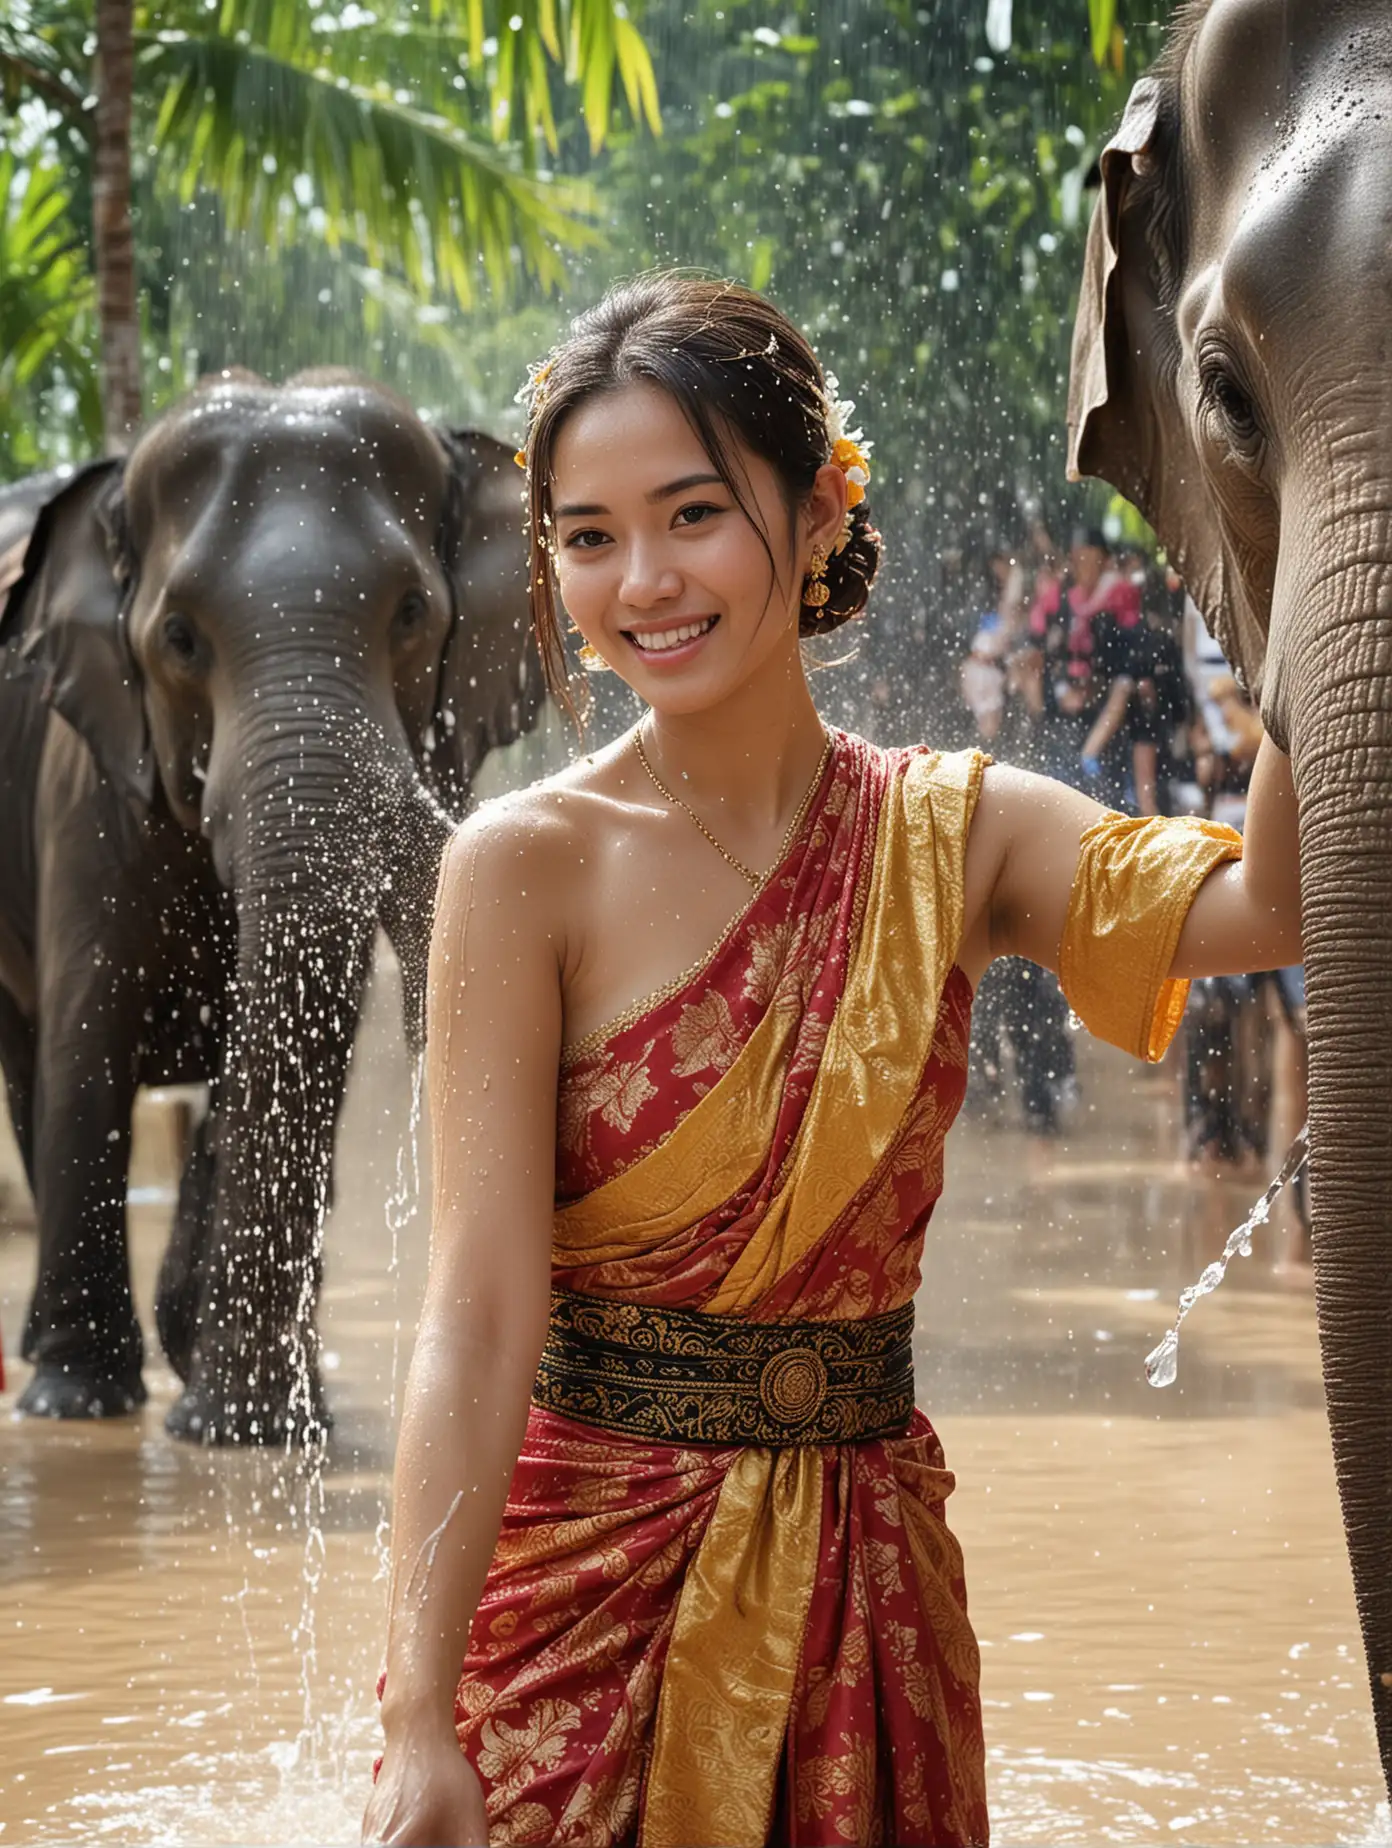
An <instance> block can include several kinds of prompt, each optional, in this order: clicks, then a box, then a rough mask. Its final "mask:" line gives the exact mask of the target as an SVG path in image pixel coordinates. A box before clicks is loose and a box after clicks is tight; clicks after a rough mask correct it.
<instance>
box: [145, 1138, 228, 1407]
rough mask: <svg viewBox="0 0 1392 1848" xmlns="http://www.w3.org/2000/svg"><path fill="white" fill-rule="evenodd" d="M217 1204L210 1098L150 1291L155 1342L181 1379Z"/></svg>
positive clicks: (193, 1330) (186, 1366)
mask: <svg viewBox="0 0 1392 1848" xmlns="http://www.w3.org/2000/svg"><path fill="white" fill-rule="evenodd" d="M216 1208H217V1124H216V1104H215V1103H214V1104H213V1105H211V1106H210V1108H209V1110H208V1113H207V1115H206V1116H205V1117H204V1118H203V1121H202V1122H201V1123H200V1124H199V1125H198V1127H197V1129H196V1130H195V1131H194V1133H193V1141H192V1145H191V1146H190V1148H189V1152H188V1158H187V1160H186V1161H185V1163H184V1171H183V1174H182V1175H181V1176H180V1179H179V1201H178V1205H177V1206H176V1207H175V1209H174V1227H173V1230H172V1232H171V1233H170V1235H169V1243H168V1245H167V1246H166V1247H165V1253H164V1260H163V1262H162V1263H161V1265H160V1274H159V1284H158V1286H157V1288H156V1291H155V1326H156V1328H157V1329H158V1330H159V1338H160V1346H161V1347H162V1348H163V1349H164V1352H165V1355H166V1357H167V1358H168V1361H169V1364H170V1366H171V1367H173V1369H174V1371H175V1372H176V1373H177V1374H178V1376H179V1378H180V1379H181V1380H187V1378H188V1376H189V1366H190V1364H191V1362H192V1359H193V1342H194V1336H195V1335H196V1333H197V1332H198V1304H199V1298H200V1296H201V1294H202V1290H203V1270H204V1265H205V1263H206V1260H207V1252H208V1245H209V1241H210V1240H211V1238H212V1231H213V1219H214V1215H215V1212H216Z"/></svg>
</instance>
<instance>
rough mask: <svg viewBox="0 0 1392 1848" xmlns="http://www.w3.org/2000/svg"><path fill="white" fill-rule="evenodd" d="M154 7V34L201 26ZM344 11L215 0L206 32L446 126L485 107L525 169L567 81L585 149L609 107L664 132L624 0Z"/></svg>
mask: <svg viewBox="0 0 1392 1848" xmlns="http://www.w3.org/2000/svg"><path fill="white" fill-rule="evenodd" d="M151 11H152V12H153V11H154V9H153V8H152V9H151ZM158 11H159V19H158V21H156V20H155V19H153V18H152V19H151V21H150V27H151V30H153V29H154V28H155V26H156V25H158V26H159V27H160V28H161V29H162V30H164V31H166V32H168V31H171V30H175V29H177V30H181V31H184V32H186V33H187V34H188V35H189V36H190V37H198V36H201V35H202V34H204V33H206V32H207V31H208V30H209V17H208V13H207V10H206V8H205V7H204V6H203V5H202V4H201V0H165V4H162V5H161V6H160V7H159V9H158ZM349 17H350V23H347V24H344V23H341V22H340V19H339V18H337V17H335V16H334V15H331V14H329V13H326V12H318V11H316V10H315V9H314V8H312V7H307V6H287V5H285V4H284V0H279V3H277V0H221V4H220V6H219V9H218V13H217V23H216V28H215V29H216V32H217V34H218V36H219V37H221V38H225V39H231V40H235V41H239V42H241V43H243V44H247V45H254V46H257V47H259V48H260V49H261V50H263V51H265V52H267V53H268V54H269V55H271V56H272V57H275V58H279V59H281V60H283V61H284V62H285V63H287V64H293V65H299V66H306V65H307V66H311V67H313V66H318V65H322V66H324V67H325V68H327V69H331V70H332V71H333V73H334V75H335V76H336V77H346V78H347V79H348V80H349V82H350V83H356V84H361V85H363V86H364V87H366V88H369V89H371V88H374V87H376V86H377V85H378V84H385V85H386V86H387V87H388V88H389V89H391V90H392V91H394V92H395V91H407V92H409V94H410V96H411V98H412V101H413V102H414V103H415V104H416V106H417V107H420V108H424V109H427V110H434V111H437V112H438V113H440V114H442V115H444V116H445V117H446V118H447V119H449V120H451V121H454V122H459V121H460V120H461V116H464V117H468V118H471V119H477V118H476V117H475V112H476V111H478V112H479V115H480V116H481V112H482V110H486V111H487V118H488V121H489V123H490V124H491V134H492V138H493V139H494V140H495V141H498V142H516V143H517V144H518V146H519V147H520V148H521V151H522V154H523V157H524V160H526V161H527V163H528V164H529V165H530V164H531V163H533V162H534V161H535V160H536V158H537V156H538V154H539V152H540V150H541V149H542V148H543V147H545V148H550V149H552V150H554V149H555V148H556V145H557V137H556V116H557V114H558V107H557V106H558V102H559V89H560V88H561V87H562V86H564V85H567V84H569V85H573V86H576V87H577V88H578V89H579V92H580V100H581V108H582V113H583V116H584V120H585V125H586V128H587V130H588V132H589V137H590V143H591V146H592V147H593V148H595V149H598V148H599V147H601V146H602V145H603V143H604V141H605V139H606V137H607V135H608V132H609V125H610V120H611V117H612V114H613V110H614V107H615V105H616V103H622V104H623V105H625V106H626V107H627V110H628V113H629V115H630V117H631V118H632V121H633V123H634V125H635V126H646V127H647V128H648V129H650V130H651V131H652V132H653V133H654V134H659V133H660V132H661V112H660V110H659V107H658V96H657V82H656V78H655V76H654V73H653V65H652V59H651V57H650V56H649V53H648V49H647V46H646V44H645V43H644V41H643V37H642V34H641V33H640V32H639V31H638V28H637V27H636V26H635V25H634V24H633V22H632V20H631V19H630V18H629V17H628V13H627V11H626V9H625V6H624V4H623V0H428V4H427V5H425V6H420V5H414V6H412V5H408V4H405V3H404V0H402V3H400V4H398V5H397V6H393V5H392V4H390V3H389V0H384V3H383V4H380V5H378V6H376V7H374V8H373V10H372V13H371V14H370V15H364V16H359V15H357V14H356V13H354V14H351V15H350V16H349ZM461 105H463V107H461Z"/></svg>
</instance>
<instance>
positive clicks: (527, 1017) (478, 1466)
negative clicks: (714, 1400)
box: [363, 809, 561, 1848]
mask: <svg viewBox="0 0 1392 1848" xmlns="http://www.w3.org/2000/svg"><path fill="white" fill-rule="evenodd" d="M547 828H548V824H547V822H546V821H545V820H537V821H535V822H532V821H529V820H528V819H527V818H526V816H525V813H519V812H518V810H516V809H511V810H504V811H503V812H502V814H501V815H499V814H497V813H496V812H495V813H494V814H492V815H491V816H490V813H489V811H484V812H483V813H482V814H481V815H480V816H478V817H475V818H474V819H473V820H471V821H470V822H469V823H467V824H466V825H465V826H464V827H463V828H462V829H461V830H460V831H459V833H458V834H456V836H455V837H454V840H453V841H452V842H451V844H450V847H449V849H448V851H447V854H446V858H445V864H444V867H443V870H442V873H441V879H440V891H439V898H438V903H437V907H436V918H435V928H434V933H433V936H432V938H431V949H430V980H429V998H428V1004H427V1054H426V1072H427V1089H428V1097H429V1105H430V1124H431V1147H432V1157H433V1177H434V1178H433V1186H432V1209H431V1232H430V1274H429V1281H428V1283H427V1285H426V1293H425V1302H424V1306H423V1309H422V1312H421V1317H420V1323H419V1327H418V1330H417V1335H416V1346H415V1352H414V1355H413V1357H412V1361H411V1370H410V1376H409V1379H408V1382H407V1387H406V1396H405V1402H404V1405H403V1408H402V1418H401V1433H400V1438H399V1440H398V1444H397V1454H396V1471H395V1477H394V1483H393V1492H392V1545H391V1585H390V1594H389V1595H390V1615H389V1620H388V1631H387V1653H386V1688H385V1692H384V1695H383V1700H382V1723H383V1727H384V1729H385V1733H386V1750H385V1753H384V1756H383V1762H382V1768H381V1772H380V1775H379V1777H378V1781H377V1784H376V1787H375V1789H374V1791H373V1794H372V1798H371V1801H370V1802H369V1804H368V1808H367V1814H366V1816H365V1817H364V1820H363V1839H364V1840H365V1841H372V1842H391V1843H402V1844H422V1845H425V1844H428V1845H429V1848H452V1845H454V1844H464V1843H467V1844H473V1843H486V1842H487V1840H488V1833H487V1823H486V1819H485V1817H484V1810H483V1799H482V1794H481V1791H480V1787H479V1784H478V1780H477V1779H476V1777H475V1776H474V1773H473V1771H472V1769H471V1768H470V1767H469V1765H468V1763H467V1761H466V1760H465V1758H464V1756H463V1754H462V1753H461V1752H460V1749H459V1743H458V1739H457V1738H456V1735H455V1731H454V1691H455V1686H456V1684H457V1682H458V1678H459V1670H460V1665H461V1663H462V1662H463V1659H464V1654H465V1650H466V1647H467V1643H468V1634H469V1625H470V1623H471V1621H472V1619H473V1615H474V1612H475V1609H476V1607H477V1605H478V1600H479V1595H480V1592H481V1591H482V1588H483V1582H484V1577H485V1575H486V1573H487V1571H488V1566H489V1562H490V1560H491V1559H492V1556H493V1549H494V1546H495V1545H496V1542H497V1537H498V1529H499V1526H500V1524H501V1520H502V1513H503V1505H504V1502H505V1500H506V1497H507V1490H508V1484H509V1482H510V1481H511V1478H512V1473H513V1470H514V1467H515V1466H516V1462H517V1456H518V1452H519V1450H520V1448H521V1444H522V1437H523V1432H524V1430H525V1427H526V1421H527V1407H528V1402H529V1399H530V1396H531V1388H532V1382H533V1379H534V1377H535V1374H536V1367H537V1361H538V1358H539V1356H540V1353H541V1348H542V1343H543V1341H544V1339H545V1333H546V1323H547V1314H548V1309H549V1304H550V1260H551V1227H552V1212H553V1204H554V1187H555V1178H554V1177H555V1146H556V1082H557V1071H558V1068H559V1064H560V1046H561V988H560V974H559V971H560V967H561V954H560V948H559V946H558V943H557V941H556V935H555V932H554V930H553V928H552V923H551V917H552V916H554V915H555V914H554V913H553V912H552V911H551V908H550V906H549V905H548V903H547V898H546V894H547V888H548V883H549V881H548V868H547V861H548V858H553V857H554V855H553V853H552V854H548V845H549V843H548V841H547V839H546V833H547Z"/></svg>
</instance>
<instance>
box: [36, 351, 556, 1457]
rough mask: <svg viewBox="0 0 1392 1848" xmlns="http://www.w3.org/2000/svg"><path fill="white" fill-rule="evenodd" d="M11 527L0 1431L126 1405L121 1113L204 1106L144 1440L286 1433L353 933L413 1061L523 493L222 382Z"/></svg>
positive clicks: (378, 417) (302, 1403) (324, 1188)
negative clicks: (12, 1243)
mask: <svg viewBox="0 0 1392 1848" xmlns="http://www.w3.org/2000/svg"><path fill="white" fill-rule="evenodd" d="M40 490H42V491H40ZM26 514H27V517H28V520H29V523H30V525H31V526H32V533H31V536H30V537H29V540H28V544H27V549H26V550H25V551H24V554H23V563H22V567H21V568H20V569H19V571H18V575H17V576H15V575H14V567H13V566H11V569H10V573H9V575H10V576H12V577H14V581H13V582H12V584H11V585H10V589H9V594H8V600H7V603H6V606H5V609H4V615H3V619H0V667H2V668H3V672H0V1063H3V1066H4V1071H5V1078H6V1084H7V1091H8V1097H9V1105H10V1112H11V1116H12V1119H13V1121H14V1125H15V1129H16V1133H17V1137H18V1141H19V1144H20V1148H21V1151H22V1155H23V1159H24V1162H25V1166H26V1169H27V1172H28V1174H29V1177H30V1182H31V1186H32V1189H33V1193H34V1196H35V1206H36V1212H37V1219H38V1244H39V1262H38V1279H37V1284H36V1287H35V1290H34V1295H33V1299H32V1302H31V1305H30V1309H29V1314H28V1320H27V1324H26V1327H25V1333H24V1352H25V1356H26V1358H28V1359H29V1360H31V1361H32V1362H33V1366H34V1372H33V1375H32V1378H31V1379H30V1381H29V1383H28V1385H27V1387H26V1389H25V1391H24V1393H23V1395H22V1397H21V1399H20V1401H19V1410H20V1411H21V1412H26V1413H32V1414H48V1415H51V1416H60V1417H84V1416H88V1417H90V1416H99V1415H109V1414H112V1413H119V1412H122V1411H126V1410H130V1409H132V1408H134V1407H135V1406H137V1405H138V1404H139V1403H141V1402H142V1400H143V1399H144V1397H145V1392H144V1386H143V1382H142V1362H143V1349H142V1336H141V1330H140V1325H139V1322H138V1319H137V1316H136V1313H135V1308H134V1304H133V1299H132V1294H131V1282H130V1269H129V1261H128V1255H127V1249H126V1227H125V1198H126V1182H127V1170H128V1165H129V1154H130V1133H131V1111H132V1106H133V1102H134V1098H135V1093H136V1089H137V1087H138V1086H139V1085H141V1084H145V1083H158V1084H177V1083H189V1082H203V1083H207V1084H208V1086H209V1095H210V1100H211V1107H210V1110H209V1113H208V1116H207V1118H206V1120H205V1121H204V1123H203V1124H202V1126H201V1127H200V1129H199V1132H198V1135H197V1138H196V1140H195V1143H194V1146H193V1148H192V1150H191V1153H190V1155H189V1159H188V1162H187V1165H186V1168H185V1172H184V1175H183V1179H182V1182H181V1186H180V1190H179V1200H178V1205H177V1208H176V1211H175V1223H174V1228H173V1231H172V1233H171V1237H170V1241H169V1245H168V1248H167V1250H166V1252H165V1255H164V1260H163V1264H162V1267H161V1272H160V1278H159V1284H158V1293H157V1309H156V1323H157V1327H158V1331H159V1336H160V1341H161V1345H162V1346H163V1348H164V1351H165V1353H166V1354H167V1355H168V1358H169V1360H170V1362H171V1364H172V1365H173V1367H174V1368H175V1370H176V1372H177V1373H178V1374H179V1375H180V1377H181V1379H182V1380H183V1382H184V1384H183V1391H182V1393H181V1394H180V1396H179V1398H178V1399H177V1401H176V1403H175V1404H174V1406H173V1407H172V1409H171V1410H170V1412H169V1414H168V1417H167V1420H166V1424H167V1428H168V1429H169V1431H170V1432H171V1433H172V1434H173V1435H174V1436H176V1437H183V1438H189V1439H195V1440H202V1441H204V1442H270V1441H280V1440H283V1439H304V1438H311V1437H315V1436H316V1435H317V1434H322V1433H323V1432H324V1430H325V1429H326V1419H327V1414H326V1410H325V1407H324V1402H323V1396H322V1390H321V1386H320V1381H319V1372H318V1366H317V1337H316V1333H315V1313H316V1306H317V1296H318V1289H319V1282H320V1274H321V1268H322V1260H321V1249H320V1246H321V1233H322V1222H323V1217H324V1213H325V1210H326V1207H327V1203H328V1197H329V1189H330V1183H331V1169H332V1156H333V1139H334V1130H335V1125H336V1122H337V1119H338V1114H339V1109H340V1106H341V1103H342V1098H343V1091H344V1084H345V1079H346V1073H347V1067H348V1062H349V1058H350V1055H351V1049H352V1044H353V1037H354V1029H355V1026H356V1024H357V1019H358V1013H359V1007H360V1001H361V997H362V993H363V989H364V984H365V980H366V976H367V972H368V965H369V959H370V955H371V950H372V945H373V941H374V936H375V932H376V928H377V926H378V924H379V923H380V924H381V926H382V927H383V928H384V929H385V931H386V933H387V935H388V937H389V938H390V940H391V942H392V943H393V945H394V947H395V949H396V952H397V955H398V958H399V961H400V966H401V970H402V985H403V990H404V995H405V1016H406V1030H407V1033H408V1036H409V1038H410V1040H411V1042H412V1043H413V1045H415V1046H416V1047H417V1048H418V1047H419V1045H420V1043H421V1041H422V1039H423V1033H424V1025H423V1015H424V987H425V964H426V956H427V950H428V941H429V931H430V925H431V914H432V909H433V897H434V882H435V879H436V875H437V870H438V865H439V861H440V857H441V854H442V852H443V848H444V844H445V842H446V841H447V839H448V837H449V834H450V832H451V830H452V827H453V825H454V822H455V820H456V819H457V817H458V816H459V815H460V814H461V813H462V812H463V809H464V807H465V805H466V803H467V799H468V795H469V789H470V784H471V780H472V777H473V774H474V772H475V770H476V768H477V766H478V764H479V762H480V761H481V759H482V757H483V756H484V754H485V753H486V752H487V751H488V750H489V749H490V748H492V747H494V746H498V745H502V744H506V743H508V742H510V741H512V740H513V739H515V738H517V737H518V736H520V735H521V733H522V732H523V731H525V730H526V729H528V728H530V727H531V726H532V724H533V723H534V722H535V720H536V717H537V715H538V712H539V710H540V706H541V702H542V697H543V694H542V684H541V677H540V669H539V664H538V662H537V661H536V659H535V655H534V650H533V644H532V643H531V641H530V635H529V623H528V605H527V594H526V584H527V557H526V547H525V540H524V530H523V524H522V502H521V481H520V477H519V476H518V473H517V470H516V468H515V467H514V465H513V458H512V452H511V450H510V449H509V448H507V447H505V446H504V445H503V444H501V443H499V442H497V441H496V440H495V439H493V438H492V437H490V436H486V435H483V434H482V433H480V432H477V431H470V430H450V429H437V428H433V427H431V426H428V425H427V424H426V423H425V422H423V421H422V420H421V419H420V418H419V417H418V416H417V415H416V414H415V412H414V411H413V410H412V409H411V407H410V406H409V405H408V404H406V403H405V402H404V401H403V400H401V399H399V398H397V397H396V396H395V395H394V394H393V393H391V392H390V391H388V390H386V389H384V388H382V387H381V386H378V385H376V384H374V383H372V382H371V381H369V380H367V379H365V378H361V377H359V376H357V375H356V374H353V373H347V372H339V371H318V372H308V373H301V374H298V375H296V376H295V377H294V378H292V379H290V380H288V381H287V382H286V383H285V384H284V385H282V386H274V385H271V384H269V383H267V382H266V381H264V380H261V379H259V378H257V377H256V376H255V375H254V374H251V373H244V372H240V371H231V372H226V373H222V374H219V375H215V376H213V377H211V378H209V379H207V380H204V381H203V382H202V383H201V384H200V385H198V386H197V387H196V388H195V389H194V390H193V391H192V392H191V393H190V394H189V395H188V396H187V397H185V398H183V399H182V400H181V401H179V402H178V403H177V404H175V405H174V406H173V407H172V408H171V409H170V410H168V411H167V412H166V413H165V414H164V415H163V416H161V417H160V418H159V419H158V420H157V421H155V422H154V423H153V424H152V425H151V426H150V427H149V429H148V430H147V431H146V432H145V433H144V434H143V435H142V436H141V437H140V438H139V440H138V441H137V442H136V443H135V445H134V447H133V448H132V450H131V452H130V454H129V455H128V456H127V457H125V458H124V459H118V458H113V459H107V460H104V461H99V462H96V463H94V464H92V465H91V466H89V467H86V468H83V469H80V470H78V471H76V472H74V473H72V474H71V475H70V477H69V478H68V479H66V480H63V481H57V482H55V481H52V480H50V481H47V482H44V483H39V484H37V488H36V486H35V485H34V484H21V485H20V486H19V487H17V488H15V489H11V490H9V491H7V493H6V494H5V495H3V496H0V532H6V533H8V534H9V536H10V538H11V541H13V538H14V533H15V530H16V527H17V526H19V527H22V526H23V524H24V520H25V518H26ZM0 581H3V561H0Z"/></svg>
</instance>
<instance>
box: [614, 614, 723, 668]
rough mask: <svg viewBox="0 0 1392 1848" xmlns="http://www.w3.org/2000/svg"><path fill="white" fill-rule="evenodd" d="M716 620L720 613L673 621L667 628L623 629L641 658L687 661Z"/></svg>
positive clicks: (625, 638)
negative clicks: (689, 620)
mask: <svg viewBox="0 0 1392 1848" xmlns="http://www.w3.org/2000/svg"><path fill="white" fill-rule="evenodd" d="M719 621H720V618H719V616H702V617H699V618H698V619H697V620H696V621H695V622H674V623H673V624H672V626H671V627H670V628H668V629H648V630H645V631H643V632H641V634H640V633H639V632H637V631H634V630H631V629H625V630H624V631H623V636H624V640H625V641H626V642H627V643H628V645H629V646H630V647H631V648H633V649H635V650H636V651H637V652H638V653H639V654H640V655H641V656H642V657H643V659H644V661H649V662H658V661H661V662H664V663H665V662H675V661H687V660H690V658H691V656H692V655H693V654H695V652H696V650H697V649H698V648H699V647H700V646H701V643H702V642H703V641H705V639H706V637H707V636H708V635H709V634H710V632H711V630H712V629H714V627H715V625H716V624H717V623H718V622H719Z"/></svg>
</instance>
